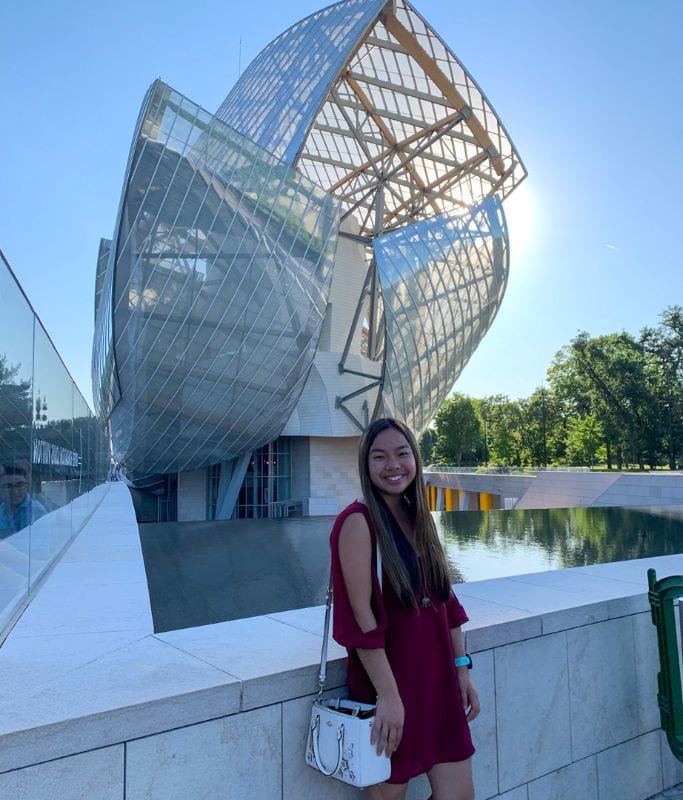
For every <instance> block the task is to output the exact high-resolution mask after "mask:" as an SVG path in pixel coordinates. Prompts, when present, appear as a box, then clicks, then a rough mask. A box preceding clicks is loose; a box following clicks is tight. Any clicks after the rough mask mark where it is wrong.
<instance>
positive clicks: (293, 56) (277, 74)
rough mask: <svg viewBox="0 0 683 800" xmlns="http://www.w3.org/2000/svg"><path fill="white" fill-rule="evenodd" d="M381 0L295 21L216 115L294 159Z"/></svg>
mask: <svg viewBox="0 0 683 800" xmlns="http://www.w3.org/2000/svg"><path fill="white" fill-rule="evenodd" d="M385 5H386V0H344V2H342V3H337V4H335V5H332V6H328V7H327V8H324V9H322V10H321V11H318V12H316V13H315V14H312V15H311V16H310V17H306V19H303V20H301V21H300V22H297V23H296V25H293V26H292V27H291V28H289V29H288V30H286V31H285V32H284V33H282V34H280V36H278V37H277V39H274V40H273V41H272V42H271V43H270V44H269V45H268V46H267V47H266V48H264V49H263V50H262V51H261V52H260V53H259V54H258V56H256V58H255V59H254V60H253V61H252V62H251V64H249V66H248V67H247V69H246V70H245V71H244V74H243V75H242V76H241V77H240V79H239V81H238V82H237V83H236V84H235V86H234V88H233V89H232V91H231V92H230V94H229V95H228V96H227V97H226V98H225V100H224V101H223V104H222V105H221V107H220V108H219V109H218V111H217V112H216V116H217V117H218V119H221V120H223V122H225V123H226V124H228V125H230V126H231V127H233V128H234V129H235V130H237V131H239V132H240V133H241V134H243V135H244V136H247V137H248V138H249V139H251V140H252V141H254V142H256V143H257V144H259V145H260V146H261V147H263V148H265V149H266V150H269V151H270V152H271V153H274V154H275V155H277V156H280V157H282V158H284V159H285V160H286V161H288V162H290V163H294V160H295V159H296V156H297V153H298V152H299V150H300V149H301V146H302V143H303V140H304V138H305V136H306V133H307V131H308V128H309V127H310V125H311V122H312V121H313V118H314V117H315V115H316V113H317V111H318V109H319V107H320V106H321V105H322V103H323V101H324V100H325V97H326V95H327V93H328V91H329V90H330V87H331V85H332V83H333V81H334V79H335V78H336V77H337V75H338V73H339V71H340V70H341V68H342V67H343V66H344V64H345V62H346V61H347V59H348V58H349V57H350V55H351V54H352V53H353V52H354V50H355V48H356V47H357V46H358V42H359V41H360V40H361V39H362V38H363V36H364V34H365V33H366V32H367V30H368V28H369V26H370V25H371V24H372V23H373V22H374V20H375V18H376V17H377V15H378V14H379V13H380V11H381V10H382V8H383V6H385Z"/></svg>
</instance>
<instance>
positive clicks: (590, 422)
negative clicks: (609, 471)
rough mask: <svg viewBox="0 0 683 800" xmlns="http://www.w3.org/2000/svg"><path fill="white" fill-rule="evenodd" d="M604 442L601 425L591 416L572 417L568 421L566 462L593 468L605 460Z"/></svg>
mask: <svg viewBox="0 0 683 800" xmlns="http://www.w3.org/2000/svg"><path fill="white" fill-rule="evenodd" d="M604 440H605V437H604V434H603V431H602V425H601V424H600V421H599V420H598V419H597V418H596V417H595V416H594V415H593V414H587V415H586V416H585V417H574V418H573V419H571V420H570V421H569V435H568V437H567V461H568V462H569V463H570V464H571V465H573V466H589V467H593V466H594V465H595V464H596V463H597V462H598V461H603V460H604V458H605V445H604Z"/></svg>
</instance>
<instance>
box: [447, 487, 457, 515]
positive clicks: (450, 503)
mask: <svg viewBox="0 0 683 800" xmlns="http://www.w3.org/2000/svg"><path fill="white" fill-rule="evenodd" d="M445 492H446V511H455V505H454V502H453V501H454V499H455V492H454V491H453V489H446V490H445Z"/></svg>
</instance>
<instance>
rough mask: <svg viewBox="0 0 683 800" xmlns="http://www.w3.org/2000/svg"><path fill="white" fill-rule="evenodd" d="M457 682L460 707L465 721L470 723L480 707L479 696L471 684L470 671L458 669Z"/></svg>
mask: <svg viewBox="0 0 683 800" xmlns="http://www.w3.org/2000/svg"><path fill="white" fill-rule="evenodd" d="M457 669H458V681H459V683H460V699H461V700H462V707H463V708H464V709H465V719H466V720H467V721H468V722H472V720H473V719H476V718H477V717H478V716H479V712H480V710H481V707H480V705H479V695H478V694H477V690H476V689H475V687H474V684H473V683H472V678H471V677H470V671H469V669H467V667H458V668H457Z"/></svg>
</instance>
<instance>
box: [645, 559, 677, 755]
mask: <svg viewBox="0 0 683 800" xmlns="http://www.w3.org/2000/svg"><path fill="white" fill-rule="evenodd" d="M647 581H648V585H649V592H648V597H649V600H650V608H651V609H652V622H653V623H654V625H655V627H656V628H657V642H658V644H659V667H660V671H659V675H658V676H657V686H658V692H657V702H658V704H659V716H660V719H661V722H662V729H663V730H664V732H665V733H666V738H667V740H668V742H669V747H670V748H671V752H672V753H673V754H674V755H675V756H676V758H677V759H678V760H679V761H683V696H682V694H681V666H680V664H681V662H680V657H679V647H678V639H679V636H678V632H677V629H676V606H675V601H676V600H677V599H678V598H679V597H683V575H671V576H669V577H667V578H662V579H661V580H659V581H658V580H657V574H656V573H655V571H654V570H653V569H649V570H648V571H647Z"/></svg>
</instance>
